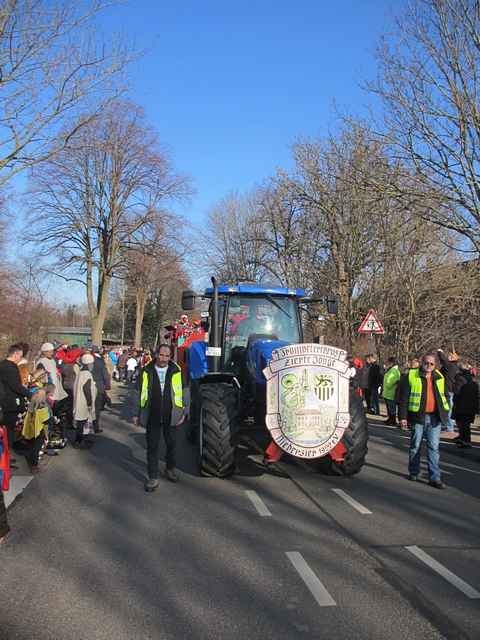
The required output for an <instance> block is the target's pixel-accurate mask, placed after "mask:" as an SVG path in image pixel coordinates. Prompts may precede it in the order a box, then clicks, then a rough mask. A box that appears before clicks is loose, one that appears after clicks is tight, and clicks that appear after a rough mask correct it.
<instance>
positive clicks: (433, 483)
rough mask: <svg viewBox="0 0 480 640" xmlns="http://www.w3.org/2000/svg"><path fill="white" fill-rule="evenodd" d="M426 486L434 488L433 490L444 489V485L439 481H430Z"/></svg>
mask: <svg viewBox="0 0 480 640" xmlns="http://www.w3.org/2000/svg"><path fill="white" fill-rule="evenodd" d="M428 484H429V485H430V486H431V487H435V489H445V485H444V484H443V482H442V481H441V480H430V482H429V483H428Z"/></svg>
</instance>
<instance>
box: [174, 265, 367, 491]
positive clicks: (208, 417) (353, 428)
mask: <svg viewBox="0 0 480 640" xmlns="http://www.w3.org/2000/svg"><path fill="white" fill-rule="evenodd" d="M198 298H202V299H208V300H210V304H209V310H208V318H207V317H205V319H204V324H205V328H206V330H207V334H208V343H206V342H193V343H192V344H191V345H190V346H189V347H188V350H187V353H186V361H187V365H188V372H189V380H190V390H191V419H190V425H191V426H190V429H191V430H190V433H189V439H190V440H191V441H192V442H196V444H197V445H198V447H199V466H200V472H201V474H202V475H205V476H214V477H219V478H223V477H227V476H229V475H231V474H232V473H233V472H234V469H235V447H236V443H237V442H238V436H239V434H241V433H242V432H243V431H244V430H245V429H251V428H252V426H254V427H257V428H258V427H259V426H261V427H266V412H267V391H266V390H267V384H266V378H265V375H264V370H265V367H267V365H269V363H270V361H271V359H272V356H273V357H276V354H277V353H278V351H279V350H281V349H284V348H286V347H288V346H289V345H298V346H299V347H301V346H302V343H303V327H302V318H301V310H302V308H304V307H305V306H306V305H308V304H311V303H322V304H324V305H325V306H326V308H327V312H328V313H336V300H335V299H332V298H328V297H325V298H317V299H312V298H307V297H306V295H305V292H304V291H303V290H301V289H292V288H288V287H278V286H269V285H258V284H249V283H241V284H236V285H225V284H220V285H219V284H218V283H217V282H216V280H215V279H214V278H212V287H211V288H208V289H206V291H205V292H204V293H203V294H200V295H198V294H196V293H195V292H193V291H184V292H183V295H182V308H183V309H184V310H185V311H192V310H193V309H194V308H195V306H196V303H197V299H198ZM205 315H206V314H205ZM305 346H307V345H305ZM326 349H329V347H326ZM331 349H332V350H333V348H331ZM343 353H344V352H343ZM345 355H346V354H345ZM345 366H347V365H345ZM288 377H289V376H287V380H286V383H287V382H288ZM290 377H291V376H290ZM324 382H325V380H323V382H322V384H323V383H324ZM324 389H325V387H323V388H322V393H324ZM347 411H348V412H349V419H348V426H347V428H346V429H345V431H344V432H342V434H343V436H342V439H341V442H338V443H337V445H336V447H335V448H334V449H333V450H332V451H329V452H328V453H327V454H326V455H323V456H321V457H317V458H315V460H312V461H311V462H312V464H315V465H316V467H317V468H318V470H319V471H321V472H324V473H327V474H338V475H353V474H355V473H357V472H358V471H360V469H361V467H362V465H363V463H364V461H365V456H366V453H367V440H368V427H367V421H366V418H365V413H364V410H363V404H362V402H361V399H360V398H359V397H358V395H357V394H356V393H355V390H354V389H353V386H352V385H350V389H348V383H347Z"/></svg>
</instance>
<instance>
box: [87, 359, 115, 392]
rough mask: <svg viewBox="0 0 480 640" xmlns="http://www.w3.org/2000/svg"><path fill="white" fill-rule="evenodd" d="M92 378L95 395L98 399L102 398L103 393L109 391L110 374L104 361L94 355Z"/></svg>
mask: <svg viewBox="0 0 480 640" xmlns="http://www.w3.org/2000/svg"><path fill="white" fill-rule="evenodd" d="M94 358H95V360H94V361H93V370H92V378H93V379H94V381H95V384H96V385H97V393H98V396H99V397H103V395H104V393H105V391H110V384H111V381H110V374H109V373H108V370H107V365H106V364H105V360H104V359H103V358H102V357H101V356H98V355H94Z"/></svg>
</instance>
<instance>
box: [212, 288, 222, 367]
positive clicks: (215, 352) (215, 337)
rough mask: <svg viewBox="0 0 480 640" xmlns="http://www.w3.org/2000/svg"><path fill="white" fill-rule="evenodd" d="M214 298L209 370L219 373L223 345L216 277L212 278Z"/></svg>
mask: <svg viewBox="0 0 480 640" xmlns="http://www.w3.org/2000/svg"><path fill="white" fill-rule="evenodd" d="M212 285H213V299H212V326H211V327H210V340H209V347H210V348H211V350H212V355H211V356H210V358H211V366H210V367H209V370H210V371H212V372H213V373H218V371H219V369H220V358H221V347H220V327H219V326H218V325H219V320H218V283H217V280H216V278H212Z"/></svg>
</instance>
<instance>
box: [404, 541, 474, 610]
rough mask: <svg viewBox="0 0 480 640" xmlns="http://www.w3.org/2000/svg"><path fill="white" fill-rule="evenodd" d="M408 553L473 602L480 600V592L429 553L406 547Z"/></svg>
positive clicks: (414, 546)
mask: <svg viewBox="0 0 480 640" xmlns="http://www.w3.org/2000/svg"><path fill="white" fill-rule="evenodd" d="M405 549H407V551H410V553H413V555H414V556H415V557H416V558H418V559H419V560H421V561H422V562H424V563H425V564H426V565H427V566H429V567H430V569H433V571H435V572H436V573H438V574H439V575H440V576H442V578H444V579H445V580H446V581H447V582H450V584H451V585H453V586H454V587H456V588H457V589H459V590H460V591H461V592H462V593H464V594H465V595H466V596H467V598H471V599H472V600H477V599H479V598H480V592H479V591H477V590H476V589H474V588H473V587H472V586H470V585H469V584H468V583H467V582H465V580H462V578H459V577H458V576H457V575H455V574H454V573H452V572H451V571H450V570H449V569H447V567H444V566H443V564H440V562H437V561H436V560H435V559H434V558H432V556H429V555H428V553H425V551H422V549H420V548H419V547H417V546H416V545H413V546H410V547H405Z"/></svg>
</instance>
